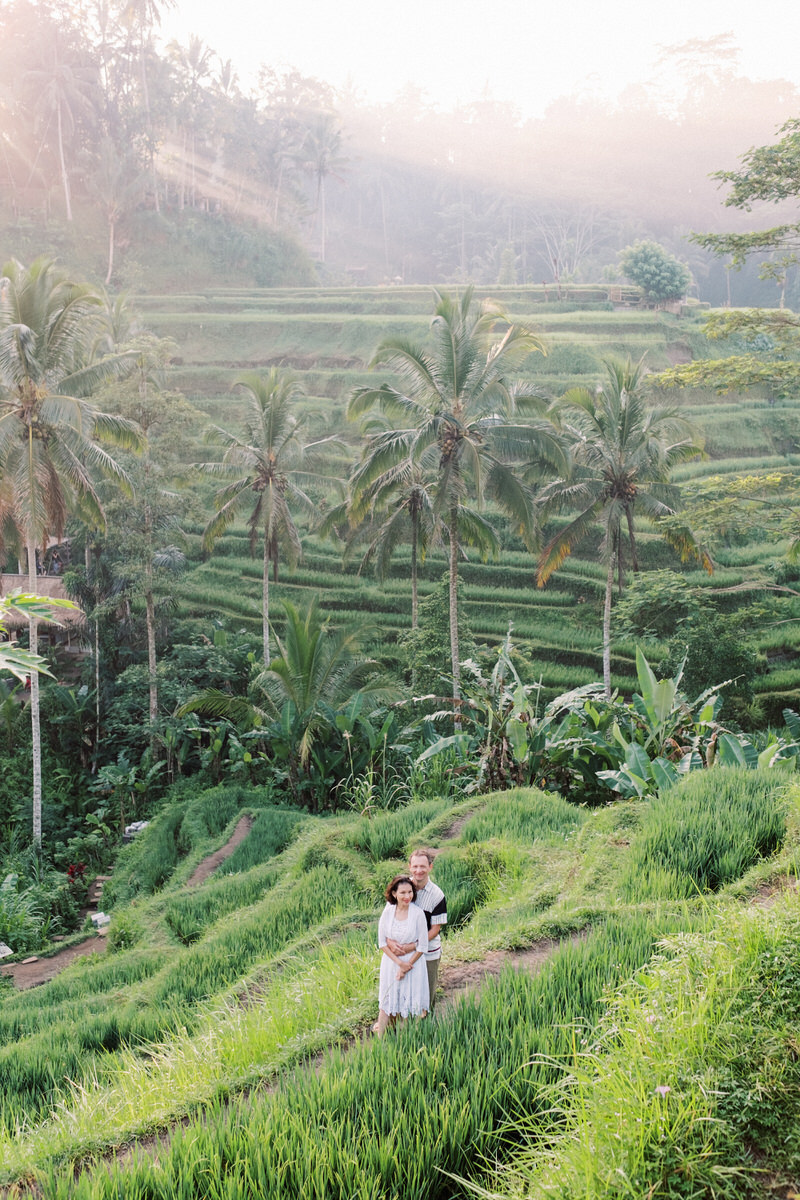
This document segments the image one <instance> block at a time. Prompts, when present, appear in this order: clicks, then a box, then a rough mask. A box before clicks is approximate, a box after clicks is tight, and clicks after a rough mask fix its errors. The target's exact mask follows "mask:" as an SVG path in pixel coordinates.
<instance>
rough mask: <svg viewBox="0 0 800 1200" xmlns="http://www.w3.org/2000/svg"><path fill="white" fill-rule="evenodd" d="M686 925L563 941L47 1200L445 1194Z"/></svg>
mask: <svg viewBox="0 0 800 1200" xmlns="http://www.w3.org/2000/svg"><path fill="white" fill-rule="evenodd" d="M683 925H684V921H679V922H677V923H676V921H675V920H672V921H670V920H668V919H667V918H666V917H662V918H661V919H656V920H655V921H654V920H653V919H648V918H644V917H642V916H638V917H633V918H630V919H628V920H626V921H615V920H612V921H610V922H609V924H608V926H607V927H606V929H605V930H604V931H603V934H602V935H596V936H593V937H590V938H589V939H588V940H587V942H586V943H585V944H582V945H578V946H572V947H567V948H565V949H563V950H562V951H561V952H560V953H559V954H557V955H556V957H555V958H554V959H553V961H552V962H551V963H549V964H547V965H546V966H545V968H544V969H543V970H542V972H541V974H540V975H539V976H537V977H535V978H530V977H529V976H527V975H524V974H518V973H515V972H507V973H506V974H505V975H503V976H502V977H501V978H500V980H499V981H497V982H496V983H493V984H490V985H488V986H487V988H486V989H485V991H484V992H483V994H482V995H481V996H480V998H479V999H475V1000H473V1001H471V1002H466V1003H463V1004H461V1005H460V1006H459V1007H458V1008H457V1009H456V1010H455V1011H454V1012H452V1013H451V1014H449V1015H448V1016H447V1017H446V1018H440V1019H438V1020H437V1021H435V1022H432V1021H427V1022H426V1021H419V1022H416V1023H412V1025H411V1026H410V1027H409V1028H407V1029H406V1030H404V1031H403V1033H402V1035H401V1036H399V1037H387V1038H384V1039H382V1040H381V1041H380V1042H372V1043H370V1044H367V1045H364V1046H362V1047H357V1048H355V1049H354V1050H353V1051H351V1052H349V1053H347V1054H344V1055H341V1054H340V1055H336V1054H334V1055H333V1056H332V1057H331V1058H330V1060H329V1061H328V1062H327V1063H326V1064H324V1066H323V1067H322V1068H321V1069H319V1070H317V1071H310V1072H304V1073H303V1074H301V1075H298V1076H295V1077H293V1078H291V1079H289V1080H287V1083H286V1085H285V1086H284V1087H283V1088H282V1089H281V1091H280V1092H279V1094H278V1095H276V1096H272V1097H270V1096H264V1097H259V1096H251V1097H250V1098H249V1099H248V1101H247V1103H246V1104H244V1103H243V1104H240V1105H236V1106H233V1107H231V1108H229V1109H227V1110H225V1109H222V1108H220V1107H214V1106H210V1107H209V1108H208V1109H207V1110H206V1111H205V1112H204V1114H203V1116H202V1118H198V1119H193V1120H190V1121H189V1122H188V1124H187V1125H186V1126H185V1127H184V1129H183V1130H182V1131H178V1132H176V1135H175V1137H173V1139H172V1140H171V1142H170V1145H169V1147H167V1148H165V1149H164V1151H163V1152H162V1153H160V1154H159V1162H158V1163H154V1162H153V1161H152V1160H142V1159H140V1160H138V1161H134V1162H131V1163H126V1164H125V1165H124V1166H113V1165H112V1166H110V1167H109V1166H106V1165H104V1166H102V1167H100V1168H99V1169H98V1170H96V1171H94V1172H91V1173H90V1172H89V1171H88V1170H87V1171H85V1172H84V1173H83V1174H82V1175H81V1177H80V1178H78V1179H77V1180H76V1179H75V1177H74V1174H73V1173H72V1172H71V1171H70V1172H68V1173H66V1174H62V1173H59V1172H55V1171H53V1172H50V1173H49V1175H48V1177H47V1179H46V1181H45V1190H46V1194H47V1196H48V1197H49V1200H66V1198H67V1197H70V1198H71V1200H90V1198H91V1200H101V1198H110V1197H119V1196H121V1195H124V1196H125V1198H126V1200H155V1198H156V1197H158V1200H189V1197H192V1198H194V1197H196V1196H198V1195H203V1196H204V1197H206V1198H207V1200H223V1198H224V1200H252V1198H253V1197H254V1196H258V1197H260V1198H261V1200H272V1198H275V1200H277V1198H278V1197H280V1198H281V1200H286V1197H288V1196H292V1197H300V1196H302V1197H304V1200H305V1198H306V1197H308V1198H309V1200H312V1198H313V1200H355V1198H358V1200H382V1198H383V1197H387V1196H391V1197H393V1198H396V1200H444V1198H445V1197H448V1196H452V1195H453V1189H454V1184H453V1179H452V1175H453V1174H456V1175H466V1174H474V1170H475V1166H476V1164H477V1163H480V1161H481V1160H482V1158H484V1157H490V1156H495V1155H496V1156H499V1157H505V1156H507V1154H508V1153H509V1151H510V1149H511V1147H512V1146H513V1145H514V1143H515V1142H516V1140H517V1136H518V1135H517V1134H516V1133H515V1130H517V1129H519V1128H520V1127H521V1123H522V1121H523V1119H524V1118H525V1117H526V1115H527V1116H529V1115H530V1114H531V1113H537V1112H538V1113H539V1114H541V1117H542V1120H543V1121H546V1120H547V1109H548V1107H549V1102H548V1098H547V1090H546V1089H547V1088H548V1086H549V1085H551V1084H552V1083H553V1082H554V1080H555V1079H557V1078H558V1077H559V1076H560V1074H561V1071H562V1070H563V1068H564V1067H565V1066H567V1065H568V1064H569V1063H570V1061H571V1058H572V1054H573V1049H574V1046H575V1039H576V1033H575V1029H574V1023H576V1022H577V1023H578V1025H579V1027H582V1026H583V1025H584V1023H589V1024H592V1023H593V1022H594V1021H595V1020H596V1019H597V1017H598V1015H599V1014H600V1012H601V1008H602V1000H603V996H604V995H605V993H606V992H607V990H608V989H609V988H610V987H613V986H615V985H616V984H617V983H618V982H620V981H621V980H622V979H624V978H626V977H627V976H629V975H630V974H631V972H632V971H634V970H635V969H637V968H638V967H640V966H641V965H642V964H643V963H644V962H646V961H647V959H648V958H649V956H650V954H651V952H652V948H653V943H654V941H655V940H656V939H658V938H659V937H660V936H662V935H663V933H664V932H666V931H667V930H668V929H670V928H671V929H675V928H680V927H683Z"/></svg>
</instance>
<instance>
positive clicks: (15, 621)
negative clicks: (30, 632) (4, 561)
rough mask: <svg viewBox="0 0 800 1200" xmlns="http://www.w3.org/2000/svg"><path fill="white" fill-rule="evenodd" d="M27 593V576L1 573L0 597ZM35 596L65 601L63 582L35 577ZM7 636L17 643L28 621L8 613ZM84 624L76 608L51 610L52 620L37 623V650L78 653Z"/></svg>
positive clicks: (83, 617) (81, 615) (79, 610)
mask: <svg viewBox="0 0 800 1200" xmlns="http://www.w3.org/2000/svg"><path fill="white" fill-rule="evenodd" d="M14 591H21V592H29V591H30V580H29V579H28V576H27V575H19V574H11V573H9V572H5V571H4V572H3V574H2V575H0V594H2V595H3V596H8V595H9V594H10V593H11V592H14ZM36 595H37V596H42V597H45V598H46V597H47V596H52V597H53V599H54V600H68V599H69V596H68V595H67V593H66V592H65V590H64V580H63V579H61V578H60V577H59V576H58V575H38V576H37V577H36ZM4 623H5V626H6V629H7V630H8V636H9V638H10V640H11V641H12V642H14V641H16V640H17V636H18V635H19V632H20V630H21V629H26V628H27V626H28V618H27V617H25V616H23V615H22V614H21V613H17V612H13V611H12V612H10V613H8V614H7V615H6V617H5V618H4ZM85 624H86V614H85V613H84V612H83V610H82V609H80V608H55V609H53V621H43V622H40V624H39V649H40V650H45V649H59V650H61V651H64V652H66V653H67V654H79V653H80V652H81V650H82V649H83V646H82V644H81V643H82V639H83V637H84V630H83V627H84V626H85Z"/></svg>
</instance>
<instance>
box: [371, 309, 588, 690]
mask: <svg viewBox="0 0 800 1200" xmlns="http://www.w3.org/2000/svg"><path fill="white" fill-rule="evenodd" d="M434 295H435V300H436V305H435V309H434V316H433V320H432V322H431V340H432V344H431V345H430V347H424V346H419V345H415V344H413V343H411V342H409V341H406V340H405V339H402V338H387V339H386V340H384V341H383V342H381V344H380V345H379V346H378V349H377V350H376V352H375V355H374V357H373V359H372V364H371V365H372V366H373V367H378V366H380V367H388V368H390V369H391V370H393V371H394V372H395V373H396V374H397V376H399V379H400V381H401V386H396V385H394V384H389V383H385V384H383V385H382V386H381V387H378V388H359V389H358V390H357V391H356V392H355V393H354V394H353V396H352V397H351V400H350V403H349V406H348V414H349V415H350V416H359V415H361V414H362V413H365V412H367V411H369V410H370V409H371V408H373V407H375V406H378V407H380V409H381V410H382V411H383V412H384V413H385V414H386V415H387V416H388V417H389V418H390V419H392V418H393V419H395V420H397V421H400V420H402V421H404V422H405V423H406V428H405V429H402V430H398V431H396V432H395V433H394V435H393V436H392V435H387V438H386V442H385V445H384V446H383V447H382V452H383V461H384V462H385V464H386V466H387V467H388V465H389V463H390V461H391V457H392V454H393V453H394V455H395V458H396V461H397V462H398V463H401V462H403V461H404V460H406V459H410V460H411V461H413V462H415V463H419V464H420V466H421V467H422V468H423V470H425V471H432V472H433V473H434V475H435V502H434V511H435V512H436V513H438V514H440V515H441V518H442V521H443V523H444V525H445V527H446V529H447V534H448V539H449V544H450V551H449V576H450V655H451V664H452V672H453V700H454V704H455V708H456V712H457V711H458V706H459V702H460V698H461V690H460V682H459V681H460V656H459V644H458V562H459V557H460V555H461V552H462V547H463V546H464V545H467V544H471V545H475V546H478V547H480V548H481V550H482V551H483V553H490V552H494V551H496V549H497V544H498V543H497V537H496V534H495V532H494V530H493V529H492V527H491V525H490V524H489V522H488V521H486V520H485V518H484V517H483V516H482V514H481V513H480V512H479V509H480V508H481V507H482V505H483V502H484V500H488V501H490V502H492V503H493V504H494V505H496V506H497V507H498V508H500V509H501V510H502V511H504V512H505V513H507V514H508V515H509V516H510V517H511V519H512V521H513V524H514V526H515V528H516V530H517V531H518V532H519V534H520V535H521V536H522V537H523V539H524V540H525V542H526V543H527V544H528V545H532V538H533V531H534V506H533V499H532V493H531V491H530V488H529V487H528V486H526V484H524V483H523V482H522V481H521V479H520V477H519V475H518V473H517V472H516V471H515V464H518V463H527V464H528V466H529V469H530V470H531V471H533V469H534V466H533V464H537V465H541V464H547V465H549V466H551V467H552V468H553V469H555V470H561V471H563V470H565V469H566V456H565V454H564V451H563V449H562V444H561V442H560V440H559V437H558V435H557V432H556V430H555V428H554V426H553V424H552V423H551V422H550V420H549V419H548V418H547V415H546V412H545V408H546V405H545V402H544V401H543V399H542V398H541V396H540V395H539V394H538V393H537V392H536V391H535V390H534V389H532V388H531V387H530V386H528V385H525V384H518V383H513V382H511V380H510V379H509V376H508V372H509V371H510V370H512V369H513V368H514V367H516V366H518V365H519V363H521V362H522V361H523V360H524V359H525V358H527V357H528V355H529V354H531V353H532V352H534V351H539V352H540V353H543V352H544V350H543V346H542V343H541V342H540V340H539V339H538V338H537V337H536V336H535V335H534V334H533V333H532V332H531V330H530V329H527V328H526V327H525V326H523V325H515V324H513V323H512V321H511V319H510V318H509V317H507V316H506V314H505V313H504V312H503V310H502V309H501V308H499V307H498V306H497V305H496V304H495V303H494V302H492V301H488V300H486V301H483V302H482V303H481V304H478V303H477V302H475V301H474V294H473V288H472V287H469V288H467V289H466V291H465V292H464V294H463V296H462V297H461V299H460V300H458V299H454V298H452V297H450V296H447V295H444V294H440V293H438V292H435V293H434ZM526 416H527V417H528V419H527V420H526V419H525V418H526ZM468 501H470V502H472V507H470V506H469V505H468V503H467V502H468Z"/></svg>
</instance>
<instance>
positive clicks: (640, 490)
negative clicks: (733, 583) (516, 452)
mask: <svg viewBox="0 0 800 1200" xmlns="http://www.w3.org/2000/svg"><path fill="white" fill-rule="evenodd" d="M604 365H605V368H606V374H607V377H608V378H607V381H606V384H605V386H604V387H603V388H601V389H599V390H598V391H597V392H590V391H589V390H588V389H587V388H574V389H573V390H571V391H569V392H567V393H566V395H565V396H563V397H562V399H561V400H560V401H558V402H557V404H556V405H555V412H556V413H557V414H558V415H559V416H560V417H561V428H562V430H563V432H564V434H565V436H566V438H567V439H568V441H569V444H570V447H571V450H572V455H573V460H574V465H573V469H572V471H571V472H570V473H569V474H568V475H566V476H564V477H562V478H559V479H556V480H554V481H553V482H551V483H550V484H548V485H546V486H545V487H544V488H543V489H542V491H541V493H540V497H539V501H540V504H541V506H542V510H543V512H544V513H545V514H549V513H552V512H558V511H560V510H563V509H564V508H575V507H578V508H579V510H580V511H579V512H578V515H577V516H576V517H573V519H572V520H571V521H570V522H569V523H568V524H567V525H565V526H564V527H563V529H560V530H559V531H558V533H556V534H555V535H554V536H553V537H552V538H551V539H550V541H549V542H548V543H547V545H546V546H545V547H544V549H543V550H542V553H541V556H540V558H539V563H538V567H537V582H538V585H539V587H544V585H545V584H546V583H547V580H548V579H549V578H550V576H551V575H552V574H553V572H554V571H557V570H558V568H559V567H560V566H561V564H562V563H563V562H564V560H565V559H566V558H567V556H568V555H569V554H571V552H572V550H573V549H574V548H575V546H577V545H578V544H579V542H581V541H583V539H584V538H585V537H586V536H587V534H588V533H589V532H590V531H591V530H592V529H594V528H595V527H596V524H597V522H598V521H599V522H600V524H601V526H602V529H603V540H602V544H601V552H602V555H603V558H604V560H605V563H606V567H607V571H606V590H605V603H604V607H603V683H604V687H605V692H606V695H607V696H610V695H611V601H612V593H613V586H614V573H615V571H616V573H617V580H618V587H619V589H620V591H621V590H622V589H623V587H624V583H625V578H624V566H625V564H624V551H625V545H626V543H627V547H628V550H629V553H630V561H631V567H632V568H633V570H634V571H638V570H639V556H638V551H637V546H636V532H635V527H634V512H636V513H640V514H641V515H642V516H644V517H646V518H647V519H649V520H651V521H656V522H657V521H658V520H659V518H661V517H666V516H672V515H673V514H674V513H675V512H676V510H677V508H678V507H679V503H680V492H679V489H678V487H677V485H675V484H672V483H670V481H669V480H670V473H671V471H672V468H673V467H674V466H675V465H676V464H677V463H680V462H685V461H686V460H687V459H690V458H696V457H697V456H698V454H700V453H701V452H702V448H701V446H700V445H699V443H698V442H697V440H696V438H695V435H694V432H693V430H692V428H691V426H690V424H689V422H688V421H686V419H685V418H684V417H682V416H681V415H680V413H679V412H678V411H677V410H676V409H674V408H666V407H662V406H659V405H657V404H654V403H652V402H650V401H648V400H647V399H646V398H645V395H644V389H643V378H644V372H643V360H642V361H640V362H639V363H637V364H636V366H634V365H633V364H632V362H631V360H630V359H628V360H627V362H624V363H621V362H617V361H613V360H607V361H606V362H605V364H604ZM667 536H668V540H669V541H670V543H671V544H672V545H674V546H675V548H676V549H677V550H678V551H679V552H680V554H681V556H682V558H684V559H685V558H686V557H687V556H688V555H690V554H691V555H694V556H695V557H697V558H698V559H699V560H700V561H701V562H702V563H703V565H704V566H705V567H706V568H707V569H708V570H710V569H711V563H710V560H709V558H708V555H707V554H706V553H705V551H704V550H702V548H701V547H699V546H698V545H697V543H696V542H695V540H694V537H693V536H692V534H691V532H690V531H689V530H685V531H683V533H682V534H678V535H676V534H675V532H674V530H672V531H671V532H670V533H669V534H668V535H667Z"/></svg>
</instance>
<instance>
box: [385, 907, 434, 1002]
mask: <svg viewBox="0 0 800 1200" xmlns="http://www.w3.org/2000/svg"><path fill="white" fill-rule="evenodd" d="M387 938H393V939H394V940H395V941H396V942H404V943H406V944H407V943H409V942H414V943H415V944H416V949H417V950H419V951H420V952H421V954H422V957H421V958H418V959H417V961H416V962H415V963H414V966H413V967H412V968H411V970H410V971H407V972H406V973H405V975H404V976H403V978H402V979H398V978H397V963H395V962H393V961H392V959H391V958H389V956H388V954H382V955H381V982H380V989H379V992H378V995H379V998H380V1007H381V1008H382V1009H383V1011H384V1012H385V1013H388V1014H389V1016H390V1017H418V1016H420V1015H421V1014H422V1013H424V1012H427V1011H428V1002H429V997H428V968H427V967H426V965H425V951H426V950H427V949H428V926H427V923H426V921H425V913H424V912H423V911H422V909H421V908H419V907H418V905H416V904H409V906H408V917H407V918H406V920H405V921H398V920H397V906H396V905H395V904H387V905H386V908H385V909H384V910H383V914H382V915H381V919H380V923H379V925H378V945H379V946H380V948H381V950H382V949H383V947H384V946H385V945H386V941H387ZM414 954H415V951H414V950H412V951H410V952H409V953H408V954H404V955H402V956H401V957H402V958H403V960H407V959H410V958H413V956H414Z"/></svg>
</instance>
